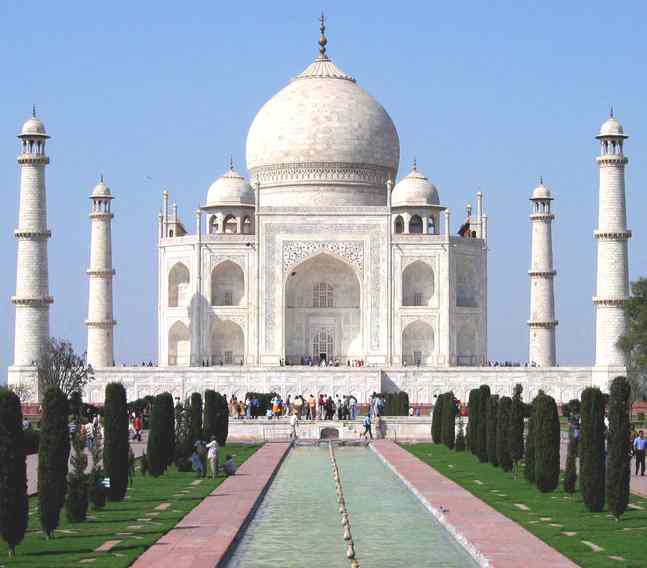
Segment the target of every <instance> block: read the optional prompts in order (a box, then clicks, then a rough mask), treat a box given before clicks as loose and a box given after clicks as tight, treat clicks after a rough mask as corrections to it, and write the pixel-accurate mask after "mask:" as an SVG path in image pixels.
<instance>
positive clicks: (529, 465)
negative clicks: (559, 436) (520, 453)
mask: <svg viewBox="0 0 647 568" xmlns="http://www.w3.org/2000/svg"><path fill="white" fill-rule="evenodd" d="M535 400H537V399H535ZM535 400H533V401H532V404H531V405H530V416H529V417H528V435H527V436H526V453H525V456H524V468H523V475H524V477H525V478H526V480H527V481H529V482H530V483H534V482H535Z"/></svg>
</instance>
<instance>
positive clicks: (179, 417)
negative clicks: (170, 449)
mask: <svg viewBox="0 0 647 568" xmlns="http://www.w3.org/2000/svg"><path fill="white" fill-rule="evenodd" d="M191 436H192V431H191V410H190V409H189V408H188V407H187V408H185V407H184V406H183V405H181V404H177V405H176V406H175V456H174V461H175V467H176V468H177V470H178V471H191V469H192V467H191V454H192V453H193V441H192V439H191Z"/></svg>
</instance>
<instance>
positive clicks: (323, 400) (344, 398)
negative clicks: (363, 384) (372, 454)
mask: <svg viewBox="0 0 647 568" xmlns="http://www.w3.org/2000/svg"><path fill="white" fill-rule="evenodd" d="M228 406H229V416H230V417H231V418H238V419H252V418H258V417H259V416H261V414H262V415H263V416H265V417H266V418H270V419H271V418H281V417H286V416H291V415H292V414H296V416H297V418H298V419H299V420H355V419H356V418H357V414H358V411H359V405H358V402H357V398H355V397H354V396H353V395H342V394H337V395H335V396H333V395H328V394H326V393H322V394H320V395H319V396H318V397H315V395H313V394H312V393H311V394H310V395H309V396H308V397H307V398H306V397H304V396H303V395H296V396H294V398H293V397H292V395H288V396H287V398H285V399H284V398H283V397H281V395H278V394H277V395H275V396H274V397H272V399H271V400H270V403H269V405H268V407H267V409H265V411H264V412H263V411H262V409H261V402H260V400H259V399H258V398H256V397H253V396H252V397H250V396H248V397H246V398H245V399H244V400H242V399H241V400H238V398H237V397H236V396H235V395H232V396H231V398H230V399H229V402H228Z"/></svg>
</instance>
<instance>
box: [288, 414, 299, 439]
mask: <svg viewBox="0 0 647 568" xmlns="http://www.w3.org/2000/svg"><path fill="white" fill-rule="evenodd" d="M298 421H299V418H298V417H297V411H296V410H295V411H294V412H293V413H292V416H290V440H296V439H297V422H298Z"/></svg>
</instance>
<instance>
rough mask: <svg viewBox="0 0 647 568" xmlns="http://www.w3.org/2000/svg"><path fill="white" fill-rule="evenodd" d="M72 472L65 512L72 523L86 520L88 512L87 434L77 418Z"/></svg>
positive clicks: (73, 442) (69, 478) (68, 484)
mask: <svg viewBox="0 0 647 568" xmlns="http://www.w3.org/2000/svg"><path fill="white" fill-rule="evenodd" d="M72 448H73V450H74V451H73V452H72V458H71V463H72V472H71V473H70V474H69V476H68V480H67V496H66V499H65V514H66V516H67V520H68V521H69V522H71V523H80V522H82V521H85V519H86V517H87V514H88V476H87V475H86V473H85V470H86V468H87V467H88V457H87V456H86V455H85V434H84V432H83V429H82V428H81V424H80V421H78V420H77V423H76V430H75V432H74V434H73V435H72Z"/></svg>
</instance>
